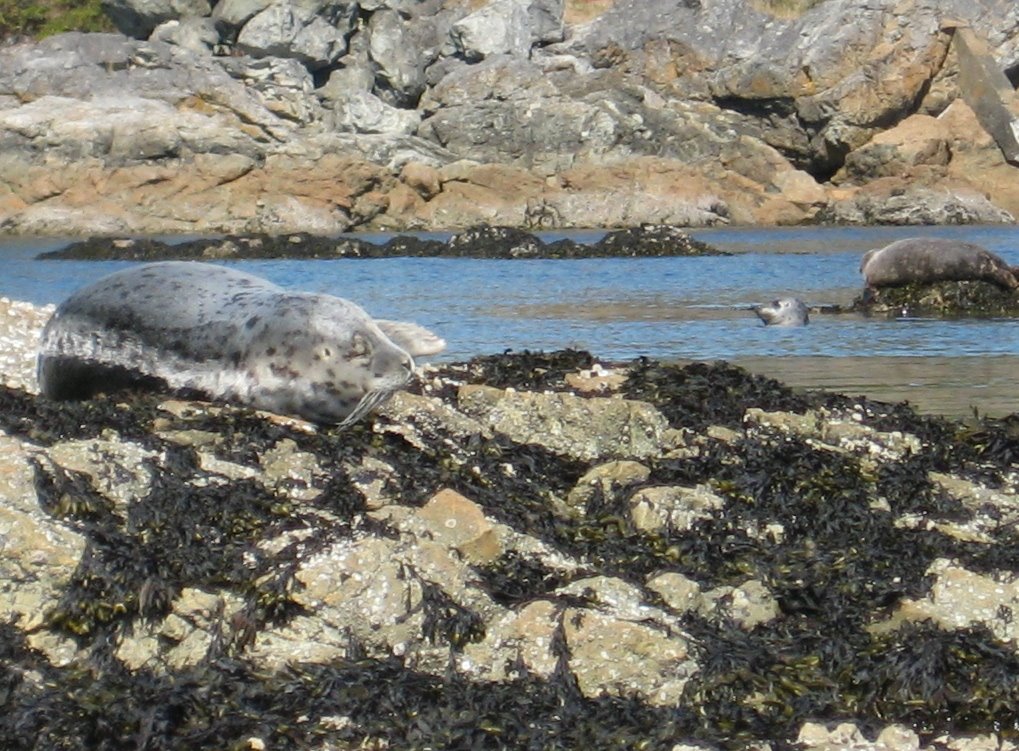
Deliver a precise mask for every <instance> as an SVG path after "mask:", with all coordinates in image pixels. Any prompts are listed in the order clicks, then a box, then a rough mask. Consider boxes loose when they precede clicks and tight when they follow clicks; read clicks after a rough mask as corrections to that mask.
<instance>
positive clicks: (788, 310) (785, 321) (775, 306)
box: [752, 297, 810, 326]
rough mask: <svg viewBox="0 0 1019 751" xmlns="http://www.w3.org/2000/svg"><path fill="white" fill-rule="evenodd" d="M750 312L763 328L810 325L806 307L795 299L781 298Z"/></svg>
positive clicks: (756, 306)
mask: <svg viewBox="0 0 1019 751" xmlns="http://www.w3.org/2000/svg"><path fill="white" fill-rule="evenodd" d="M752 310H753V311H754V312H755V313H756V314H757V317H758V318H760V319H761V320H762V321H764V325H765V326H806V325H807V324H808V323H810V315H809V313H808V311H807V306H806V305H805V304H804V303H803V302H802V301H801V300H798V299H797V298H795V297H782V298H780V299H778V300H772V301H771V302H770V303H768V304H767V305H755V306H754V307H753V308H752Z"/></svg>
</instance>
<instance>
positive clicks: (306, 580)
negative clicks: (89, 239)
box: [0, 301, 1019, 751]
mask: <svg viewBox="0 0 1019 751" xmlns="http://www.w3.org/2000/svg"><path fill="white" fill-rule="evenodd" d="M0 311H2V312H3V316H2V317H0V320H2V321H3V322H4V325H5V332H4V334H3V337H2V338H3V339H4V341H5V343H9V346H8V347H7V351H8V352H10V351H11V350H12V349H16V350H18V351H19V352H21V353H24V355H25V356H24V357H9V358H8V360H6V361H5V362H4V374H3V379H2V380H3V381H4V382H5V384H7V385H3V386H2V387H0V443H2V444H3V448H4V450H3V452H0V457H2V459H0V535H2V541H3V546H4V550H5V556H4V558H3V560H2V562H0V566H2V567H3V581H4V586H3V587H2V588H0V603H2V606H0V612H2V617H0V629H2V632H3V639H2V642H3V644H4V651H3V660H2V661H0V686H2V690H3V696H4V706H5V712H4V713H2V716H0V734H2V736H3V737H5V738H7V739H8V743H9V744H10V747H11V748H12V749H42V748H53V747H61V748H82V749H85V748H95V747H96V743H98V740H97V739H98V738H106V739H110V738H120V739H126V738H132V739H134V741H133V742H134V743H136V745H138V746H141V747H159V748H185V747H186V748H226V747H237V748H335V749H339V748H354V747H359V748H360V747H370V748H420V747H424V746H428V747H447V748H452V747H478V748H526V747H550V746H561V747H577V746H579V745H581V744H583V745H588V746H591V747H595V748H633V747H637V746H639V747H644V748H649V749H672V750H674V749H677V748H678V749H685V748H705V747H707V748H718V749H723V748H724V749H735V748H746V747H747V746H753V747H756V748H772V749H778V748H785V747H789V744H791V743H794V742H797V743H798V744H800V745H799V747H801V748H809V749H829V748H831V749H834V748H845V747H847V746H848V745H852V747H853V748H859V749H871V748H873V749H879V748H880V749H902V750H904V751H912V750H913V749H935V748H937V749H946V748H947V749H953V750H958V751H964V750H972V749H984V748H996V749H1000V748H1006V749H1011V748H1015V747H1016V746H1015V741H1016V738H1015V730H1014V728H1015V718H1016V714H1015V712H1016V710H1015V707H1016V706H1017V699H1019V652H1017V648H1016V644H1017V639H1019V634H1017V633H1016V625H1015V623H1014V621H1013V618H1012V617H1011V613H1012V611H1013V609H1014V608H1015V607H1016V606H1017V602H1019V583H1017V581H1019V580H1017V576H1019V573H1017V572H1019V561H1017V560H1016V555H1015V550H1016V548H1017V546H1016V521H1017V519H1019V517H1017V514H1019V504H1017V501H1016V499H1017V498H1019V473H1017V471H1016V457H1017V456H1019V437H1017V435H1019V434H1017V432H1016V425H1015V421H1014V419H1013V418H1008V419H1004V420H979V421H978V420H970V421H965V422H953V421H946V420H943V419H941V418H937V417H929V416H928V417H925V416H918V415H916V414H915V413H914V412H912V410H910V409H909V408H908V407H906V406H903V405H888V404H881V403H878V402H873V401H869V400H866V399H855V398H847V397H844V396H837V395H829V394H823V393H822V394H817V393H815V394H804V393H799V392H796V391H793V390H791V389H788V388H786V387H784V386H782V385H781V384H779V383H777V382H775V381H771V380H769V379H767V378H763V377H761V376H752V375H750V374H748V373H747V372H745V371H742V370H740V369H738V368H734V367H732V366H729V365H726V364H724V363H716V364H711V365H708V364H692V365H688V366H676V365H666V364H662V363H657V362H654V361H650V360H638V361H634V362H632V363H626V364H610V363H599V362H598V360H597V358H595V357H593V356H592V355H590V354H588V353H584V352H575V351H564V352H553V353H545V354H541V353H521V354H516V355H511V354H506V355H493V356H487V357H478V358H475V359H473V360H471V361H469V362H465V363H453V364H448V365H443V366H441V367H428V368H426V369H425V371H424V373H423V375H422V377H421V379H420V381H419V383H418V384H417V385H416V386H415V387H414V388H413V389H411V390H409V391H408V392H406V393H401V394H399V395H398V396H397V397H396V398H395V399H394V400H393V401H392V402H391V403H390V404H388V405H387V406H386V407H385V408H383V409H382V410H381V412H380V413H379V414H378V415H376V416H375V417H373V418H372V419H370V420H367V421H364V422H362V423H359V424H358V425H356V426H355V427H354V428H352V429H350V430H347V431H344V432H337V431H335V430H320V429H316V428H314V427H312V426H310V425H308V424H306V423H303V422H301V421H296V420H291V419H281V418H278V417H275V416H271V415H266V414H259V413H253V412H251V411H247V410H241V409H235V408H230V407H225V406H220V405H209V404H203V403H198V402H184V401H180V400H176V399H167V398H165V397H159V396H154V395H118V396H117V397H114V398H99V399H96V400H93V401H89V402H83V403H63V404H56V403H52V402H48V401H47V400H45V399H42V398H40V397H38V396H36V395H34V393H33V391H34V386H33V384H32V377H31V362H30V355H31V353H32V351H33V349H34V341H35V338H36V337H37V335H38V327H39V326H41V323H42V321H43V320H45V317H46V315H47V313H48V311H47V310H45V309H42V310H40V309H35V308H33V307H32V306H28V305H24V304H21V303H12V302H10V301H2V302H0Z"/></svg>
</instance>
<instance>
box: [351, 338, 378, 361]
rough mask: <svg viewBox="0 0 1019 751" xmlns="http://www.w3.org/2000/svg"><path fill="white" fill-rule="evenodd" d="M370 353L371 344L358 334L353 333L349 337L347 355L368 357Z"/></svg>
mask: <svg viewBox="0 0 1019 751" xmlns="http://www.w3.org/2000/svg"><path fill="white" fill-rule="evenodd" d="M371 353H372V347H371V344H370V343H369V342H368V340H367V339H365V338H364V337H363V336H361V335H360V334H354V336H353V337H351V339H350V353H349V355H348V356H349V357H368V356H369V355H370V354H371Z"/></svg>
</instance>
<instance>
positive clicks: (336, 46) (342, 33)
mask: <svg viewBox="0 0 1019 751" xmlns="http://www.w3.org/2000/svg"><path fill="white" fill-rule="evenodd" d="M356 10H357V6H356V4H354V3H347V2H332V1H330V0H317V1H316V2H312V3H304V2H297V1H296V0H284V1H283V2H277V3H274V4H272V5H269V6H267V7H265V8H264V9H263V10H261V11H260V12H258V13H256V14H255V15H254V16H253V17H252V18H251V19H250V20H249V21H248V22H247V23H245V24H244V26H243V28H242V29H241V31H240V34H238V36H237V46H238V47H239V48H240V49H242V50H243V51H245V52H247V53H249V54H253V55H257V56H276V57H293V58H297V59H298V60H301V61H302V62H303V63H304V64H305V65H307V66H308V68H309V69H312V70H314V69H316V68H321V67H324V66H326V65H329V64H330V63H333V62H335V61H336V60H338V59H339V58H340V56H341V55H343V54H344V53H345V52H346V51H347V42H346V34H348V33H349V32H350V30H351V28H352V24H353V20H354V13H355V12H356Z"/></svg>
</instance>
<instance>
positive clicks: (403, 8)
mask: <svg viewBox="0 0 1019 751" xmlns="http://www.w3.org/2000/svg"><path fill="white" fill-rule="evenodd" d="M107 6H108V9H109V11H110V13H111V16H112V17H113V19H114V22H115V23H116V24H117V25H118V28H120V30H121V32H122V33H121V34H81V33H70V34H63V35H58V36H55V37H51V38H48V39H44V40H42V41H39V42H22V43H17V44H11V45H7V46H4V47H2V48H0V147H2V149H0V233H3V234H21V235H27V234H39V235H62V236H67V235H72V236H90V235H102V236H114V235H147V234H191V235H209V234H224V233H228V234H229V233H232V234H245V233H267V234H280V233H289V232H309V233H313V234H321V235H332V234H337V233H340V232H346V231H353V230H359V231H367V230H385V231H393V230H396V231H408V230H436V229H444V230H451V231H452V230H459V229H465V228H468V227H471V226H475V225H477V224H481V223H487V224H492V225H503V226H510V227H517V228H522V229H531V230H536V229H560V228H614V227H626V226H633V225H638V224H642V223H652V224H674V225H683V226H710V225H717V224H726V223H732V224H752V225H785V224H804V223H812V222H834V223H851V224H883V223H888V224H947V223H952V224H956V223H996V222H1006V223H1010V222H1013V221H1014V217H1015V216H1016V215H1017V212H1019V189H1017V187H1016V186H1017V185H1019V181H1017V180H1016V172H1015V170H1016V167H1015V166H1014V164H1013V162H1014V161H1015V160H1016V158H1017V155H1019V147H1017V146H1016V144H1015V143H1014V135H1013V127H1012V126H1013V125H1014V124H1015V115H1014V114H1012V113H1011V110H1009V101H1010V100H1011V97H1012V96H1013V91H1012V84H1011V81H1010V79H1009V78H1008V76H1009V75H1012V76H1013V77H1014V71H1015V70H1016V69H1017V67H1019V41H1017V40H1019V33H1017V32H1019V17H1017V16H1016V13H1015V10H1014V8H1012V6H1011V5H1009V4H1007V3H999V2H994V1H993V0H977V1H976V2H973V1H970V2H963V1H962V0H952V1H951V2H943V1H942V0H937V1H935V0H908V1H907V2H896V3H890V2H879V3H874V2H872V1H871V0H851V1H850V2H838V3H835V2H818V3H813V4H811V7H810V8H809V9H808V10H806V11H804V12H802V13H789V12H782V11H780V10H772V9H771V8H772V7H777V5H775V6H773V5H772V4H768V3H763V2H762V3H751V4H749V5H748V4H747V3H746V2H743V0H719V1H718V2H712V3H710V4H706V3H696V2H685V1H680V0H650V1H649V0H615V2H604V3H600V4H599V6H598V7H599V9H600V10H601V11H602V12H601V13H600V14H594V15H593V16H592V14H588V15H587V17H586V18H585V19H584V22H582V23H581V22H572V23H568V22H567V21H566V20H565V15H564V3H563V2H562V0H492V1H491V2H485V3H477V2H467V1H466V0H464V1H462V2H461V1H460V0H427V1H426V2H406V1H405V0H370V2H369V1H368V0H363V1H362V2H349V3H324V2H312V3H304V4H300V7H297V4H295V3H293V2H291V0H265V1H264V2H258V3H254V2H243V1H242V0H218V2H207V0H189V2H177V1H176V0H175V1H174V2H170V0H146V2H140V0H139V1H136V0H116V2H110V3H108V4H107Z"/></svg>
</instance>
